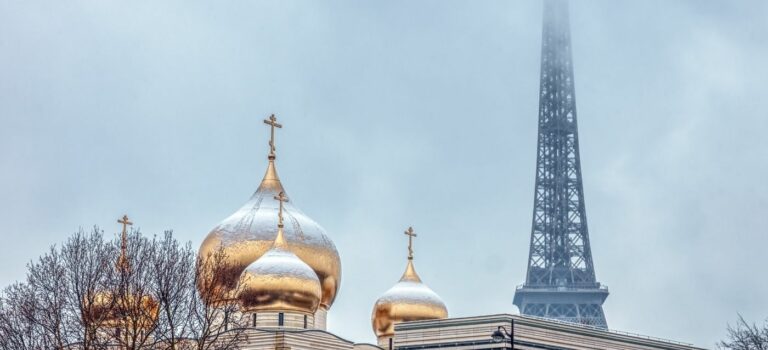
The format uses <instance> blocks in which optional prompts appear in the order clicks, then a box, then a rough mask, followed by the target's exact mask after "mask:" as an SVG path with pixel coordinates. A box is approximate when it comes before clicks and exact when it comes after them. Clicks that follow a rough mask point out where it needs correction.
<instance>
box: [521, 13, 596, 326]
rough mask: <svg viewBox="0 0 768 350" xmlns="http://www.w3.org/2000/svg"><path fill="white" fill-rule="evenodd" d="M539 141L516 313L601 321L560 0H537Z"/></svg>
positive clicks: (568, 48)
mask: <svg viewBox="0 0 768 350" xmlns="http://www.w3.org/2000/svg"><path fill="white" fill-rule="evenodd" d="M540 84H541V85H540V93H539V140H538V155H537V160H536V190H535V194H534V200H533V225H532V226H533V227H532V229H531V247H530V255H529V258H528V274H527V276H526V280H525V284H523V285H522V286H519V287H518V288H517V290H516V291H515V298H514V304H515V305H517V307H518V308H519V309H520V312H521V313H522V314H523V315H531V316H539V317H546V318H552V319H556V320H560V321H565V322H572V323H579V324H586V325H591V326H596V327H600V328H608V325H607V323H606V321H605V314H604V313H603V302H604V301H605V299H606V298H607V297H608V289H607V288H606V287H605V286H601V285H600V283H598V282H597V279H596V278H595V268H594V265H593V262H592V250H591V248H590V246H589V233H588V230H587V215H586V211H585V209H584V189H583V186H582V182H581V163H580V160H579V134H578V128H577V122H576V94H575V89H574V84H573V62H572V60H571V34H570V24H569V20H568V2H567V0H544V25H543V33H542V48H541V82H540Z"/></svg>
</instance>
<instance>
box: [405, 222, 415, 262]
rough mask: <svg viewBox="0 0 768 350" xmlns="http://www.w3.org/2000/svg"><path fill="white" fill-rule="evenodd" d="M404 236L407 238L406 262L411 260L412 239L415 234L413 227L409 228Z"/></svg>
mask: <svg viewBox="0 0 768 350" xmlns="http://www.w3.org/2000/svg"><path fill="white" fill-rule="evenodd" d="M405 235H406V236H408V260H413V237H416V232H413V227H409V228H408V230H407V231H405Z"/></svg>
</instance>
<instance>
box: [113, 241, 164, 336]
mask: <svg viewBox="0 0 768 350" xmlns="http://www.w3.org/2000/svg"><path fill="white" fill-rule="evenodd" d="M125 238H126V241H125V242H122V238H121V239H117V240H114V241H113V242H114V246H115V247H121V253H120V255H119V256H118V258H117V259H115V260H113V261H114V263H115V269H116V273H115V274H114V275H113V276H114V278H113V279H112V280H111V281H110V282H111V283H110V291H111V292H112V293H113V295H114V300H115V304H114V310H113V316H112V317H114V318H116V319H117V320H116V321H117V322H114V326H115V332H114V333H112V334H114V341H116V342H117V343H118V344H119V345H120V348H121V349H126V350H135V349H144V348H148V347H149V346H151V345H152V343H153V339H152V336H153V334H154V333H155V329H156V328H157V322H156V320H157V317H158V311H159V307H158V301H157V299H156V297H155V295H154V293H153V292H154V291H155V290H156V288H155V285H154V284H155V281H156V278H155V276H156V274H157V271H156V270H155V269H154V264H153V260H154V255H155V247H154V245H153V244H152V243H153V241H150V240H148V239H147V238H146V237H143V236H142V235H141V233H140V232H139V231H138V230H137V231H133V230H132V231H131V232H130V233H129V234H127V235H126V237H125Z"/></svg>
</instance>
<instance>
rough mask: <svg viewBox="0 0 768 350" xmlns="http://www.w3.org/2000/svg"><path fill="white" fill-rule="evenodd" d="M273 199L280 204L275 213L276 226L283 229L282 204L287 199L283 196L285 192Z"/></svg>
mask: <svg viewBox="0 0 768 350" xmlns="http://www.w3.org/2000/svg"><path fill="white" fill-rule="evenodd" d="M275 199H276V200H277V201H278V202H280V209H278V211H277V220H278V221H277V226H279V227H283V203H286V202H288V197H286V196H285V192H280V194H278V195H277V196H275Z"/></svg>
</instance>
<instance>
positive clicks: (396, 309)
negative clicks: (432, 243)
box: [371, 228, 448, 339]
mask: <svg viewBox="0 0 768 350" xmlns="http://www.w3.org/2000/svg"><path fill="white" fill-rule="evenodd" d="M409 233H410V234H409ZM406 234H409V236H411V237H410V238H411V239H412V238H413V237H414V236H415V234H414V233H413V230H412V229H410V228H409V231H406ZM409 241H410V239H409ZM447 317H448V309H447V308H446V307H445V303H443V300H442V299H440V296H438V295H437V293H435V292H434V291H432V289H430V288H429V287H428V286H427V285H426V284H424V283H423V282H422V281H421V278H419V275H418V274H417V273H416V269H415V268H414V267H413V250H412V241H411V243H409V256H408V265H407V266H406V268H405V273H403V276H402V277H401V278H400V281H399V282H397V284H395V285H394V286H393V287H392V288H390V289H389V290H388V291H386V292H385V293H384V294H382V295H381V297H379V299H378V300H376V304H375V305H374V306H373V313H372V315H371V323H372V325H373V331H374V333H376V336H377V337H378V338H379V339H382V338H385V337H391V336H393V335H394V334H395V324H396V323H400V322H407V321H418V320H433V319H443V318H447Z"/></svg>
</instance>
